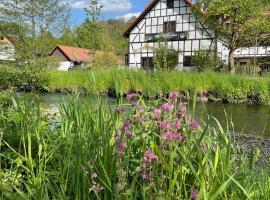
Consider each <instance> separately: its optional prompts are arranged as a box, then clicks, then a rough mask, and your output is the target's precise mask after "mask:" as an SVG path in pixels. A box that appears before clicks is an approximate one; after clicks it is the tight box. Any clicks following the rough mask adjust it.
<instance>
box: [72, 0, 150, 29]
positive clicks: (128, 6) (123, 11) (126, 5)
mask: <svg viewBox="0 0 270 200" xmlns="http://www.w3.org/2000/svg"><path fill="white" fill-rule="evenodd" d="M70 1H71V7H72V18H71V24H73V25H74V24H79V23H81V22H83V21H84V19H85V13H84V10H83V8H84V7H86V6H87V5H89V0H70ZM101 2H102V4H103V5H104V8H103V12H102V15H101V19H109V18H117V17H119V16H131V15H138V14H139V13H140V12H142V11H143V9H144V7H145V6H146V4H147V2H148V0H101Z"/></svg>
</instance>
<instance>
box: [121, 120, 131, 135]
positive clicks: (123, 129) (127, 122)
mask: <svg viewBox="0 0 270 200" xmlns="http://www.w3.org/2000/svg"><path fill="white" fill-rule="evenodd" d="M131 126H132V123H131V121H130V120H126V121H125V123H124V125H123V127H122V128H121V131H122V133H125V132H126V131H128V130H129V129H130V128H131Z"/></svg>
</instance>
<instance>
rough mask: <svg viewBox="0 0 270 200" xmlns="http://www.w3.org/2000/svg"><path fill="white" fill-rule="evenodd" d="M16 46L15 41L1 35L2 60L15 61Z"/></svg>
mask: <svg viewBox="0 0 270 200" xmlns="http://www.w3.org/2000/svg"><path fill="white" fill-rule="evenodd" d="M14 60H15V48H14V45H13V43H12V42H11V41H10V40H9V39H8V38H7V37H3V36H1V37H0V61H2V62H3V61H4V62H6V61H14Z"/></svg>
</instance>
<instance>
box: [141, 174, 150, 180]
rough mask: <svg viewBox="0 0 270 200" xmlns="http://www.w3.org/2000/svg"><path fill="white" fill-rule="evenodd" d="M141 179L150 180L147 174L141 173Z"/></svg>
mask: <svg viewBox="0 0 270 200" xmlns="http://www.w3.org/2000/svg"><path fill="white" fill-rule="evenodd" d="M142 178H143V180H149V179H150V177H149V175H148V174H147V172H143V174H142Z"/></svg>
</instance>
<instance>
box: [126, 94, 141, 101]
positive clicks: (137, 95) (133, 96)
mask: <svg viewBox="0 0 270 200" xmlns="http://www.w3.org/2000/svg"><path fill="white" fill-rule="evenodd" d="M139 97H140V95H139V94H137V93H129V94H128V95H127V97H126V98H127V100H132V99H136V98H139Z"/></svg>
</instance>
